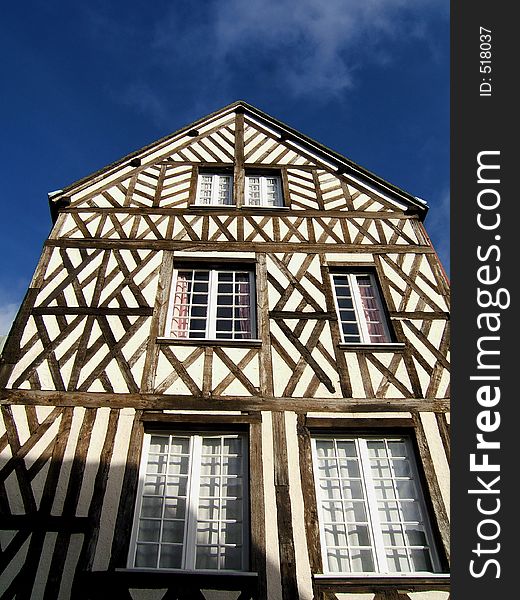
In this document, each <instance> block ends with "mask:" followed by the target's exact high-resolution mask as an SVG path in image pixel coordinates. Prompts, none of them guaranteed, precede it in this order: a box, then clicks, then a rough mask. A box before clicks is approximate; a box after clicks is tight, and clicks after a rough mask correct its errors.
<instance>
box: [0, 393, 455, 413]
mask: <svg viewBox="0 0 520 600" xmlns="http://www.w3.org/2000/svg"><path fill="white" fill-rule="evenodd" d="M0 404H18V405H32V404H35V405H46V406H84V407H87V408H96V407H102V406H109V407H111V408H135V409H140V410H175V409H177V410H241V411H246V410H248V411H249V410H252V411H257V410H266V411H270V410H275V411H280V410H290V411H294V412H300V413H302V412H308V411H324V412H363V411H373V412H386V411H415V412H416V411H419V412H439V413H442V412H449V410H450V409H449V399H448V398H439V399H417V400H416V399H413V398H391V399H389V398H277V397H273V396H214V397H210V398H202V397H196V396H182V395H173V394H130V393H124V394H123V393H122V394H114V393H104V392H60V391H46V390H45V391H44V390H9V389H3V390H1V391H0Z"/></svg>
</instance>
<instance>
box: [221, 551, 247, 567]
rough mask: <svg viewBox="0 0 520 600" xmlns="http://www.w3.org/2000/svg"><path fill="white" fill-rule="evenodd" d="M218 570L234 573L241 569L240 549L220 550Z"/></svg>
mask: <svg viewBox="0 0 520 600" xmlns="http://www.w3.org/2000/svg"><path fill="white" fill-rule="evenodd" d="M220 568H221V569H229V570H235V571H238V570H240V569H242V548H240V547H239V548H233V547H226V548H222V549H221V552H220Z"/></svg>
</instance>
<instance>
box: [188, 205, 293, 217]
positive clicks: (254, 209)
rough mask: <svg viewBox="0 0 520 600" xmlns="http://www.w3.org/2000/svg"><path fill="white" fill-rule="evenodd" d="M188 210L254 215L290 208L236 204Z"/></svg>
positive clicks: (192, 207)
mask: <svg viewBox="0 0 520 600" xmlns="http://www.w3.org/2000/svg"><path fill="white" fill-rule="evenodd" d="M188 209H189V210H194V211H197V212H198V211H204V210H208V209H209V210H211V211H223V212H225V213H227V212H228V211H230V210H232V211H239V212H241V213H247V214H252V215H254V214H257V213H260V214H264V213H271V212H272V213H277V212H288V211H290V209H291V208H290V206H252V205H249V204H243V205H242V206H237V205H236V204H190V206H189V207H188Z"/></svg>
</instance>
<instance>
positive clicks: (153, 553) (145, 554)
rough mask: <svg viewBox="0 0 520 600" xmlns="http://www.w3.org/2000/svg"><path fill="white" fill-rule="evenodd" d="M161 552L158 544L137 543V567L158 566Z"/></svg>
mask: <svg viewBox="0 0 520 600" xmlns="http://www.w3.org/2000/svg"><path fill="white" fill-rule="evenodd" d="M158 553H159V545H158V544H137V551H136V553H135V566H136V567H143V568H146V567H151V568H155V567H157V555H158Z"/></svg>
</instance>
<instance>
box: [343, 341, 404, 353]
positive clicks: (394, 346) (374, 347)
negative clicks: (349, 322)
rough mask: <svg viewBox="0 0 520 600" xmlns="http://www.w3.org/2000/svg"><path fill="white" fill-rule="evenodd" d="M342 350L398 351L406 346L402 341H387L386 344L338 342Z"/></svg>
mask: <svg viewBox="0 0 520 600" xmlns="http://www.w3.org/2000/svg"><path fill="white" fill-rule="evenodd" d="M338 346H339V348H341V349H342V350H360V351H363V352H399V351H402V350H404V349H405V348H406V344H403V343H402V342H389V343H386V344H366V343H365V344H363V343H361V344H353V343H345V342H341V343H340V344H338Z"/></svg>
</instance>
